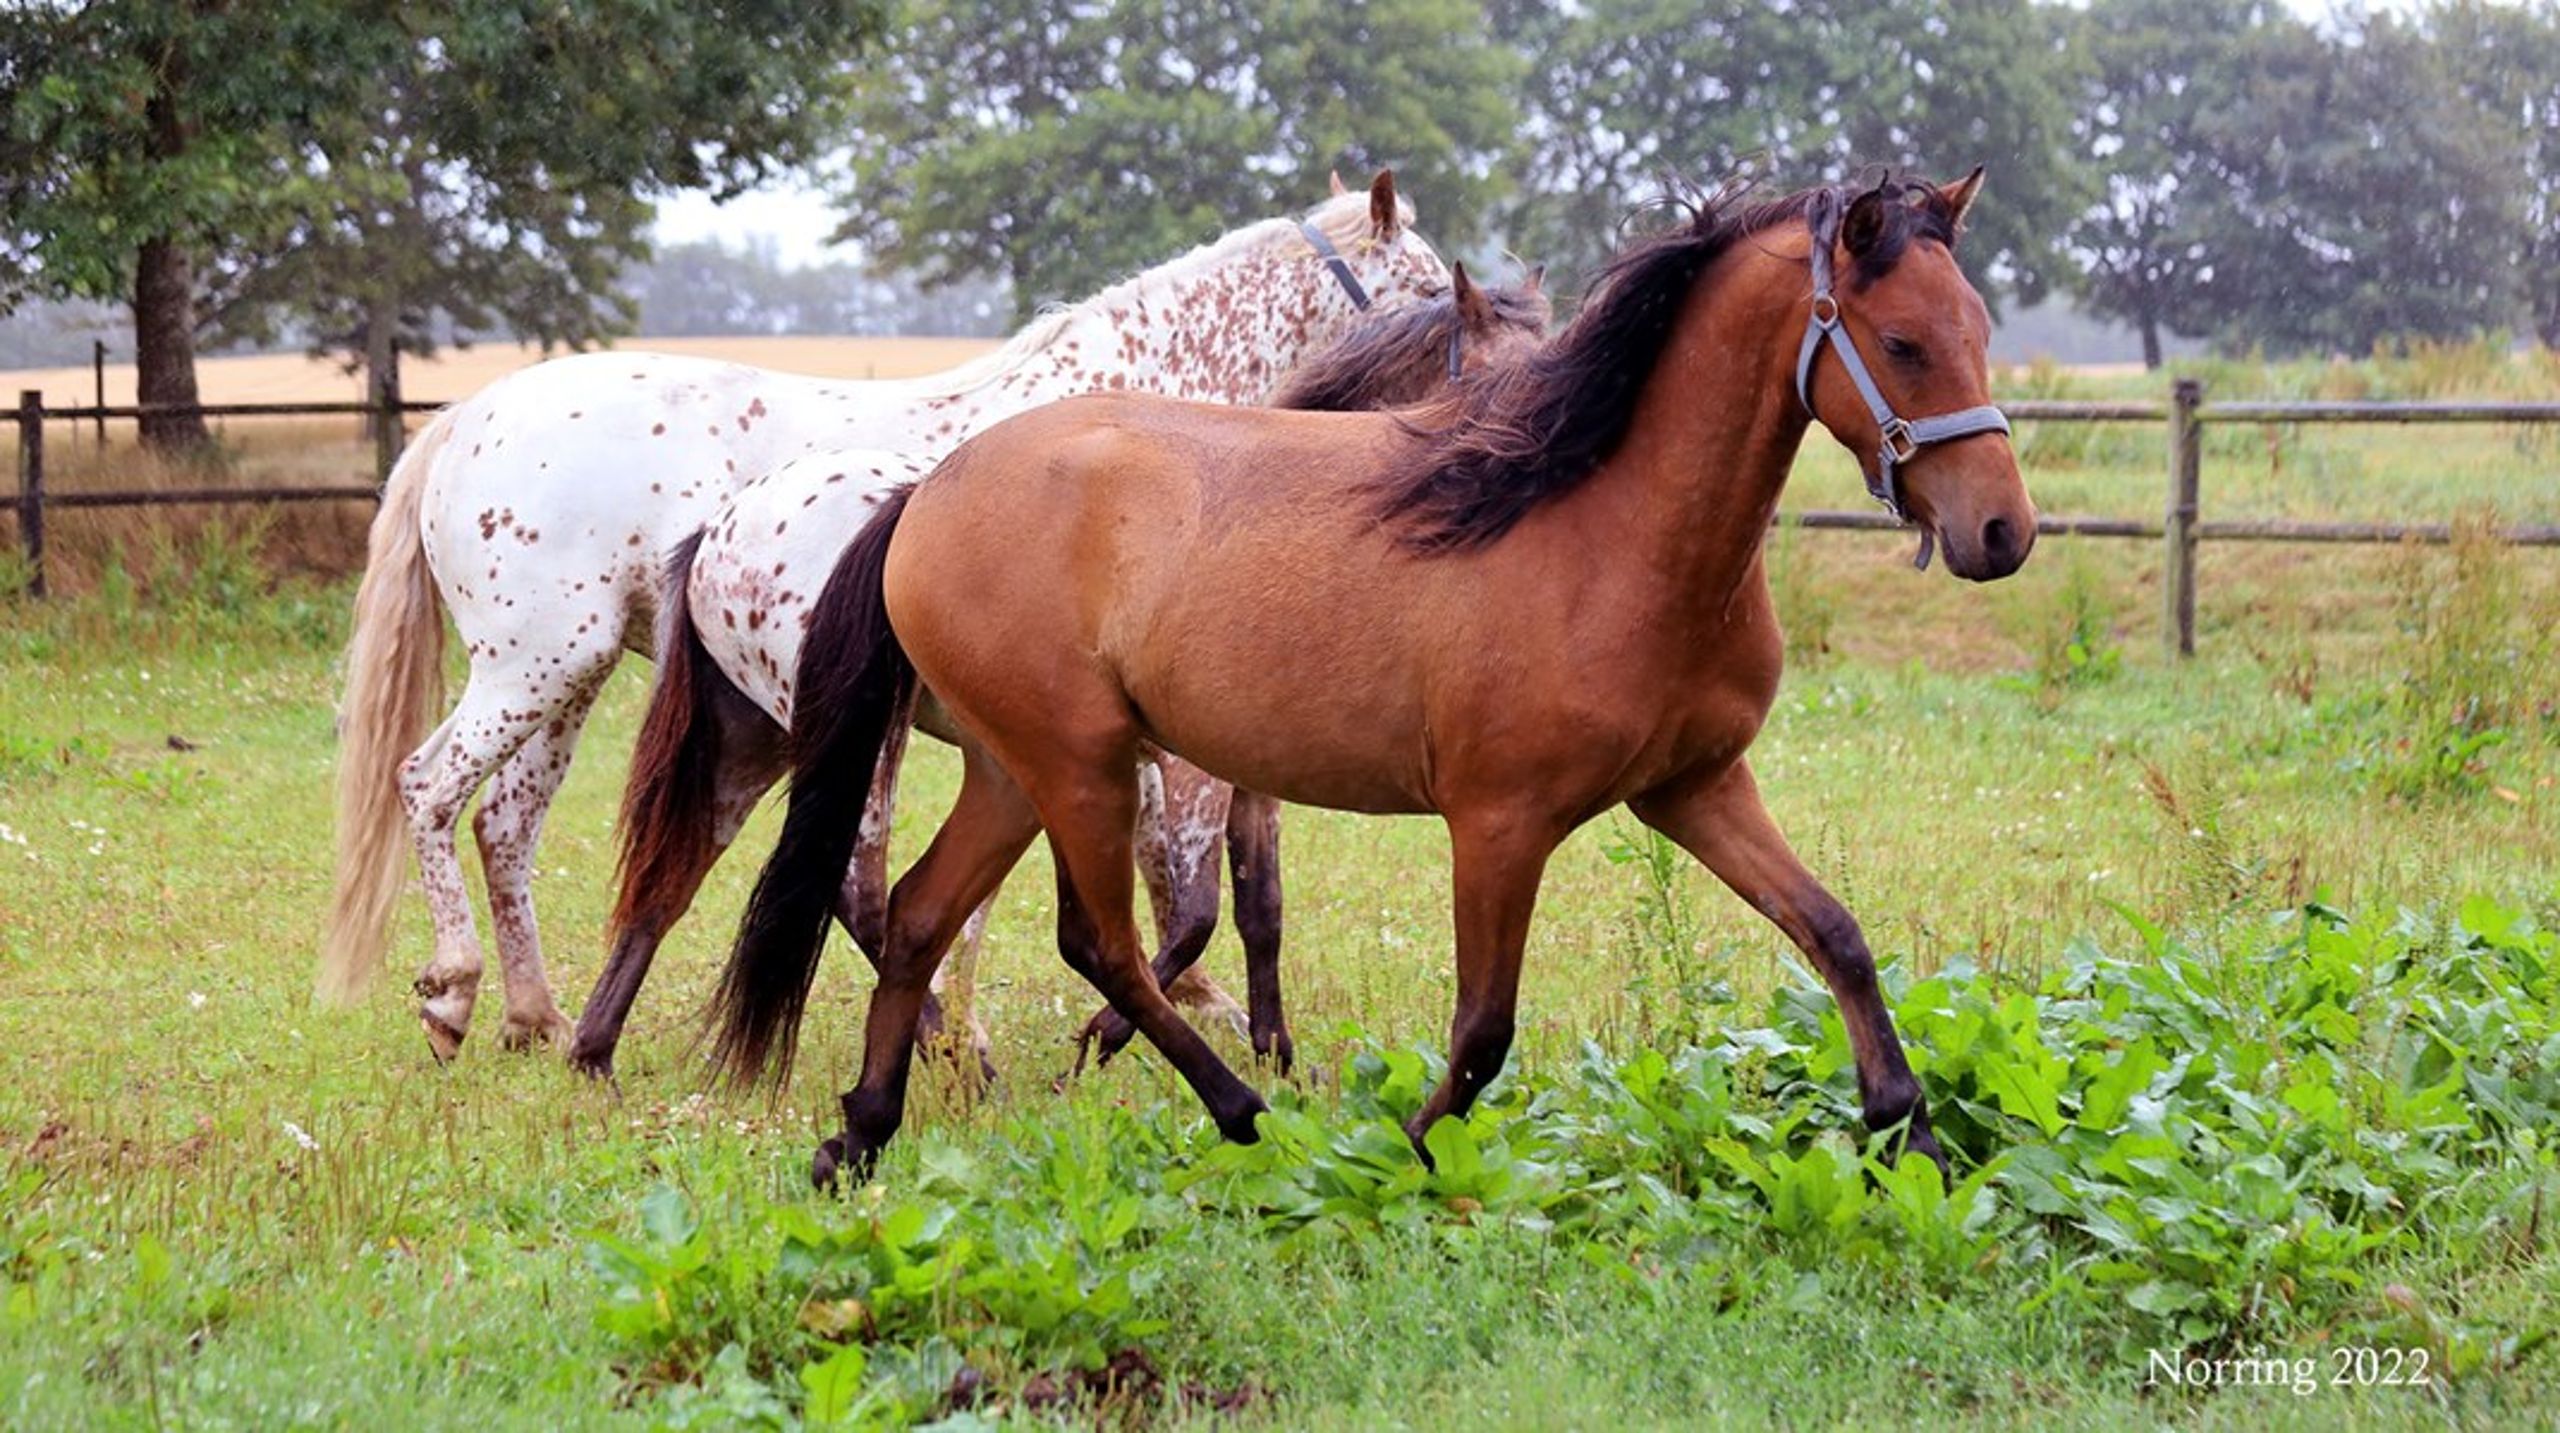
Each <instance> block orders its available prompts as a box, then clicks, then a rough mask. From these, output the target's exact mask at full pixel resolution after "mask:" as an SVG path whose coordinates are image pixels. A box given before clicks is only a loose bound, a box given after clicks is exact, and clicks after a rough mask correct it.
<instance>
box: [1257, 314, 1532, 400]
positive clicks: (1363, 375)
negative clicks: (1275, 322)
mask: <svg viewBox="0 0 2560 1433" xmlns="http://www.w3.org/2000/svg"><path fill="white" fill-rule="evenodd" d="M1477 292H1478V293H1480V294H1482V295H1484V297H1485V300H1486V301H1487V302H1488V303H1490V304H1491V305H1492V307H1493V317H1494V323H1495V325H1496V326H1497V327H1498V328H1501V329H1519V330H1522V331H1525V332H1526V333H1528V334H1531V335H1536V334H1541V333H1544V332H1546V328H1547V319H1548V315H1549V309H1548V305H1547V300H1546V296H1545V295H1544V294H1541V293H1538V292H1537V291H1535V290H1534V289H1525V288H1504V289H1492V288H1488V289H1478V290H1477ZM1465 322H1466V319H1465V317H1464V316H1463V315H1462V314H1460V313H1459V311H1458V299H1457V295H1455V294H1454V293H1444V294H1440V295H1438V296H1436V297H1433V298H1428V299H1423V300H1421V301H1419V302H1417V303H1409V304H1399V305H1397V306H1396V307H1394V308H1391V309H1384V310H1380V311H1378V312H1376V313H1373V314H1371V315H1370V316H1368V317H1366V318H1364V319H1362V320H1361V321H1360V323H1359V325H1358V326H1357V327H1355V328H1353V329H1352V330H1351V331H1350V332H1349V333H1347V334H1344V335H1343V336H1342V337H1341V338H1340V339H1339V340H1337V341H1336V342H1335V343H1334V344H1333V345H1332V346H1331V347H1330V348H1327V349H1325V350H1324V351H1323V352H1321V353H1318V354H1316V355H1314V356H1313V357H1311V358H1308V359H1307V360H1306V361H1304V362H1302V363H1300V364H1299V365H1298V366H1297V367H1296V368H1294V369H1292V370H1290V373H1289V378H1288V381H1287V382H1286V383H1284V384H1283V385H1281V388H1280V391H1279V392H1278V393H1277V394H1275V395H1274V396H1273V397H1272V399H1271V403H1270V406H1271V407H1274V408H1300V409H1309V410H1315V411H1320V412H1332V413H1357V412H1366V411H1368V410H1370V409H1374V408H1391V407H1394V406H1396V405H1397V404H1401V403H1412V402H1415V401H1417V400H1420V399H1422V398H1425V397H1428V396H1430V395H1431V394H1432V393H1433V392H1435V391H1436V390H1438V389H1439V388H1440V387H1441V386H1442V385H1444V384H1445V383H1447V381H1448V373H1449V366H1448V365H1449V359H1448V353H1449V339H1450V336H1451V335H1453V334H1457V333H1460V332H1461V331H1462V329H1463V326H1464V324H1465ZM1467 341H1470V342H1472V341H1476V340H1474V339H1473V338H1472V337H1471V338H1470V339H1468V340H1467Z"/></svg>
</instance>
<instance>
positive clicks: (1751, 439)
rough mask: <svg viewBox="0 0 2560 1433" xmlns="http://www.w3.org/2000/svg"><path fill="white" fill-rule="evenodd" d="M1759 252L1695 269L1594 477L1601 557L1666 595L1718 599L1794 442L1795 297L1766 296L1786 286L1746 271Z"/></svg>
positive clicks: (1765, 514)
mask: <svg viewBox="0 0 2560 1433" xmlns="http://www.w3.org/2000/svg"><path fill="white" fill-rule="evenodd" d="M1772 262H1780V261H1778V260H1774V259H1772V258H1771V257H1770V256H1769V255H1766V254H1763V253H1760V252H1757V251H1756V249H1755V248H1754V247H1753V246H1751V245H1748V244H1737V245H1736V246H1735V251H1734V252H1732V253H1729V254H1727V255H1726V256H1724V257H1723V258H1721V259H1719V260H1718V261H1717V262H1716V263H1715V264H1713V265H1711V266H1710V268H1709V270H1708V272H1707V273H1706V274H1705V275H1703V276H1702V277H1701V278H1700V280H1699V282H1698V284H1697V285H1696V287H1695V288H1693V289H1692V291H1691V293H1690V297H1689V301H1688V303H1687V305H1686V306H1685V307H1684V309H1683V311H1682V315H1681V319H1680V323H1679V326H1678V328H1677V329H1675V330H1674V332H1673V334H1672V337H1671V340H1670V342H1669V344H1668V345H1667V346H1666V347H1665V348H1664V350H1663V354H1662V358H1661V361H1660V362H1659V363H1657V364H1656V365H1655V367H1654V371H1653V375H1652V377H1651V378H1650V379H1649V380H1648V381H1647V384H1646V389H1645V393H1644V396H1643V397H1642V398H1641V399H1640V400H1638V403H1637V409H1636V414H1635V417H1634V420H1633V421H1632V422H1631V423H1630V424H1629V426H1628V430H1627V435H1626V437H1625V438H1624V439H1622V440H1621V442H1620V445H1619V448H1618V451H1617V453H1616V454H1615V455H1614V456H1613V457H1612V458H1611V460H1610V463H1609V469H1608V471H1607V472H1606V473H1604V474H1603V475H1602V477H1601V479H1600V480H1599V481H1597V482H1595V484H1594V487H1595V488H1596V489H1597V490H1598V492H1597V494H1596V496H1598V497H1599V498H1600V499H1601V502H1602V503H1603V504H1604V505H1605V506H1604V508H1603V517H1602V521H1603V522H1604V524H1605V525H1606V527H1607V528H1608V529H1609V530H1610V531H1608V533H1607V536H1606V539H1605V541H1606V545H1607V547H1608V549H1609V551H1610V552H1611V554H1612V558H1611V562H1612V564H1613V565H1616V566H1619V567H1620V568H1621V570H1626V571H1630V572H1635V571H1645V572H1647V573H1648V575H1649V576H1650V577H1651V578H1652V579H1653V580H1654V582H1655V590H1658V591H1659V592H1661V593H1662V594H1663V597H1662V600H1663V601H1665V602H1668V603H1670V604H1673V605H1684V604H1691V605H1698V606H1700V607H1701V608H1702V609H1703V610H1707V611H1711V612H1716V613H1721V612H1723V611H1725V610H1728V609H1729V607H1730V603H1731V600H1732V598H1733V595H1734V593H1735V592H1736V591H1737V590H1738V589H1739V588H1740V586H1741V584H1742V583H1743V582H1744V581H1745V580H1747V579H1748V578H1749V577H1750V576H1751V574H1752V572H1753V570H1754V564H1755V563H1757V561H1758V560H1759V556H1760V549H1761V546H1762V544H1763V543H1764V542H1765V541H1766V539H1767V537H1768V532H1769V523H1770V520H1771V518H1772V517H1773V516H1774V515H1775V514H1776V512H1777V508H1778V499H1779V496H1780V495H1781V494H1782V493H1783V492H1784V491H1785V489H1786V484H1787V475H1788V473H1789V472H1790V471H1791V470H1792V469H1793V468H1794V466H1795V458H1796V452H1797V450H1798V449H1799V448H1801V447H1802V446H1803V443H1804V436H1805V431H1806V428H1807V426H1808V422H1809V420H1808V419H1807V417H1806V415H1805V412H1804V409H1803V407H1802V406H1801V405H1800V404H1798V403H1797V401H1796V396H1795V389H1794V386H1793V383H1792V375H1793V371H1794V370H1793V364H1794V359H1795V350H1796V344H1797V343H1798V341H1799V340H1800V339H1801V336H1802V335H1801V330H1800V329H1798V328H1794V327H1791V326H1790V325H1789V322H1788V320H1789V318H1790V317H1791V316H1792V315H1793V314H1794V312H1795V306H1794V305H1793V304H1792V303H1791V302H1789V301H1787V300H1786V299H1784V298H1783V297H1773V295H1779V296H1783V295H1785V294H1788V293H1790V292H1791V290H1790V289H1789V288H1788V287H1787V286H1786V285H1785V284H1784V282H1783V281H1774V282H1773V281H1771V280H1770V279H1769V276H1768V275H1765V274H1760V273H1757V272H1752V271H1750V266H1754V265H1760V264H1767V263H1772ZM1630 557H1632V558H1636V559H1638V560H1637V561H1634V562H1632V563H1629V562H1627V561H1626V560H1625V559H1627V558H1630ZM1719 620H1721V619H1720V618H1719Z"/></svg>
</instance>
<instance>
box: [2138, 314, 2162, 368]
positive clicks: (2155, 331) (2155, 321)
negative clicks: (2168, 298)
mask: <svg viewBox="0 0 2560 1433" xmlns="http://www.w3.org/2000/svg"><path fill="white" fill-rule="evenodd" d="M2142 366H2143V367H2144V368H2145V369H2146V370H2148V371H2150V372H2153V373H2157V372H2159V371H2160V320H2159V318H2158V316H2157V315H2154V314H2151V313H2145V314H2143V316H2142Z"/></svg>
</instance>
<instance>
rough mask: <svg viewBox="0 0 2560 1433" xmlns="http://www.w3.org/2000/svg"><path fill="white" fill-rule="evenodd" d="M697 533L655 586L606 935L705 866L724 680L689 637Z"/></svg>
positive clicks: (697, 640)
mask: <svg viewBox="0 0 2560 1433" xmlns="http://www.w3.org/2000/svg"><path fill="white" fill-rule="evenodd" d="M701 548H702V533H701V532H699V531H697V532H695V533H694V534H693V535H692V536H691V537H688V538H686V539H685V540H684V541H683V542H682V543H680V544H678V545H677V547H676V548H675V550H674V551H673V552H671V553H669V554H668V556H667V564H666V569H665V574H664V575H663V576H662V577H661V578H660V579H659V582H658V612H659V614H660V615H659V618H658V674H657V680H656V682H655V683H654V684H653V685H652V686H651V687H650V688H649V712H648V715H646V716H644V717H642V718H641V720H640V744H639V745H638V746H637V747H635V748H633V750H632V753H631V779H630V781H629V782H628V783H627V784H626V785H625V786H624V787H623V789H622V858H621V861H620V863H619V864H618V866H617V867H616V869H615V875H616V878H617V879H618V880H619V881H620V882H621V886H622V894H621V898H620V899H619V900H617V901H616V902H615V903H614V907H613V919H612V922H611V927H610V929H611V935H612V937H613V938H614V939H615V940H619V939H620V938H621V936H622V933H623V932H624V931H626V930H628V929H630V928H631V926H632V924H633V923H634V922H635V921H638V920H639V919H641V918H642V913H643V911H644V910H645V909H646V908H647V906H648V904H649V902H650V901H651V900H653V899H654V898H655V897H656V895H657V894H658V893H659V892H662V891H665V890H668V889H671V888H673V887H674V886H675V885H677V884H678V883H681V884H682V885H683V888H684V889H686V890H688V891H690V890H691V889H692V882H693V881H695V880H698V879H699V878H700V873H701V871H702V870H703V869H705V868H706V867H708V866H709V865H710V863H711V860H712V853H711V851H710V847H711V844H712V829H713V819H714V812H713V809H712V807H713V802H714V799H715V797H716V795H717V792H718V777H719V770H720V720H719V708H718V702H719V694H720V691H721V689H722V688H724V687H727V686H729V679H728V677H727V676H726V675H724V674H722V672H721V671H720V668H719V667H718V666H717V665H715V664H714V663H713V662H712V660H711V653H710V652H709V651H707V650H705V649H704V647H703V645H702V638H701V636H700V635H699V634H697V633H696V632H695V631H694V630H693V608H692V603H691V601H690V599H688V598H687V596H686V595H685V590H686V588H688V587H689V586H691V585H692V577H693V559H694V554H695V553H696V552H698V551H700V550H701Z"/></svg>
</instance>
